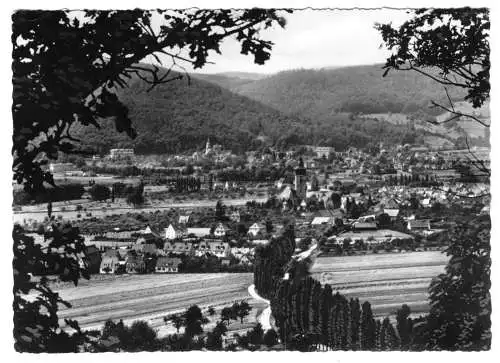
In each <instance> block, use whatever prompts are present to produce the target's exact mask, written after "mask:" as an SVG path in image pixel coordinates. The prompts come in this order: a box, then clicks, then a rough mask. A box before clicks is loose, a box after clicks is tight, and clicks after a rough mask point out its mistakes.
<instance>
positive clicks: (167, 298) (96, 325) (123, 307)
mask: <svg viewBox="0 0 500 363" xmlns="http://www.w3.org/2000/svg"><path fill="white" fill-rule="evenodd" d="M252 281H253V276H252V274H251V273H234V274H233V273H231V274H230V273H213V274H175V275H174V274H162V275H160V274H153V275H122V276H113V278H109V279H101V280H90V281H82V284H81V286H78V287H69V286H66V287H62V288H60V289H57V291H58V292H59V294H60V296H61V297H62V298H63V299H65V300H67V301H69V302H70V303H71V305H72V307H71V308H64V309H61V311H60V313H59V317H60V319H65V318H66V319H68V318H71V319H75V320H77V321H78V322H79V323H80V326H81V327H82V328H84V329H100V328H101V327H102V326H103V324H104V322H105V321H106V320H108V319H114V320H118V319H123V320H124V322H125V323H131V322H133V321H134V320H137V319H141V320H146V321H148V322H149V323H151V324H152V325H153V326H159V325H160V323H161V324H164V323H163V317H164V316H166V315H170V314H173V313H178V312H181V311H184V310H185V309H186V308H188V307H189V306H191V305H194V304H197V305H198V306H200V307H201V308H207V307H208V306H214V307H215V308H216V309H217V308H220V307H223V306H228V305H231V304H232V303H233V302H235V301H241V300H243V299H251V296H250V295H249V294H248V286H249V285H250V284H251V283H252ZM250 302H251V303H256V302H255V301H250ZM257 305H259V304H257ZM260 305H262V303H260Z"/></svg>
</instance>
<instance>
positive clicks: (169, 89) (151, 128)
mask: <svg viewBox="0 0 500 363" xmlns="http://www.w3.org/2000/svg"><path fill="white" fill-rule="evenodd" d="M149 87H150V86H149V85H148V84H146V83H145V82H143V81H141V80H140V79H138V78H133V79H132V80H131V81H130V82H129V87H127V88H124V89H120V90H118V94H119V98H120V100H122V102H123V103H124V104H125V105H126V106H127V107H128V109H129V117H130V118H131V120H132V122H133V124H134V127H135V128H136V130H137V134H138V136H137V138H136V139H135V140H131V139H129V138H128V137H127V136H126V135H125V134H122V133H118V132H117V131H116V130H115V129H114V127H113V123H112V122H110V121H104V122H103V127H102V129H101V130H98V129H96V128H93V127H85V128H80V129H76V128H75V131H76V136H79V137H80V138H81V139H82V140H84V143H85V146H88V147H90V148H91V149H93V150H95V151H97V152H107V151H108V150H109V149H111V148H113V147H133V148H134V149H135V150H136V152H137V153H141V154H149V153H173V152H179V151H185V150H191V149H193V150H194V149H196V148H200V147H202V146H203V145H204V144H205V142H206V139H207V137H210V139H211V141H212V142H213V143H220V144H222V145H223V146H224V147H225V148H228V149H232V150H234V151H243V150H247V149H251V148H255V147H257V146H258V145H259V143H260V142H259V141H257V140H256V139H257V137H258V136H259V135H266V136H269V137H270V139H271V141H275V140H276V139H277V138H278V137H279V136H280V135H282V134H283V133H284V132H285V131H293V132H294V133H295V134H299V135H300V134H301V133H302V130H304V128H305V126H306V125H304V121H302V120H299V119H297V118H295V117H292V116H287V115H284V114H283V113H281V112H279V111H276V110H274V109H272V108H270V107H268V106H265V105H262V104H260V103H258V102H255V101H253V100H250V99H248V98H246V97H243V96H239V95H236V94H234V93H232V92H230V91H229V90H227V89H224V88H222V87H219V86H217V85H214V84H211V83H208V82H205V81H202V80H199V79H196V78H191V81H190V82H188V81H187V80H186V79H182V80H177V81H173V82H169V83H166V84H162V85H159V86H157V87H155V88H154V89H153V90H151V91H150V92H147V90H148V88H149Z"/></svg>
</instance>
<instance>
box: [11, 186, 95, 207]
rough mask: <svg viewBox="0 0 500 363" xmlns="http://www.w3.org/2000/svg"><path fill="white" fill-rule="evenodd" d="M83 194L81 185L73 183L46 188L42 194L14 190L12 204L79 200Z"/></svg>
mask: <svg viewBox="0 0 500 363" xmlns="http://www.w3.org/2000/svg"><path fill="white" fill-rule="evenodd" d="M84 192H85V189H84V187H83V185H82V184H78V183H73V184H65V185H60V186H55V187H47V188H46V189H45V191H44V192H42V193H37V194H30V193H27V192H25V191H24V190H22V189H20V190H14V192H13V202H14V204H15V205H25V204H30V203H48V202H49V201H51V202H61V201H65V200H73V199H80V198H81V197H82V195H83V193H84Z"/></svg>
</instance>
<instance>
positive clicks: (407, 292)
mask: <svg viewBox="0 0 500 363" xmlns="http://www.w3.org/2000/svg"><path fill="white" fill-rule="evenodd" d="M447 261H448V257H447V256H446V255H445V254H444V253H442V252H441V251H426V252H410V253H398V254H397V253H387V254H370V255H362V256H343V257H321V256H320V257H318V258H317V259H316V260H315V262H314V265H313V267H312V269H311V273H312V275H313V277H315V278H316V279H318V280H319V281H320V282H321V283H322V284H327V283H328V284H330V285H331V286H332V289H333V291H334V292H336V291H338V292H340V293H341V294H344V295H346V296H348V297H353V298H359V300H360V302H361V303H363V302H364V301H369V302H370V303H371V305H372V309H373V312H374V314H375V315H376V316H387V315H389V316H393V315H394V313H395V312H396V310H397V309H398V308H400V307H401V305H402V304H407V305H408V306H409V307H410V308H411V310H412V313H413V314H415V315H418V314H422V313H425V312H427V311H428V310H429V305H428V287H429V284H430V282H431V280H432V278H433V277H435V276H437V275H439V274H440V273H443V272H444V267H445V266H446V263H447Z"/></svg>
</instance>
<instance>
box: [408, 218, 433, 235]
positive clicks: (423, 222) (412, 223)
mask: <svg viewBox="0 0 500 363" xmlns="http://www.w3.org/2000/svg"><path fill="white" fill-rule="evenodd" d="M407 228H408V230H409V231H412V232H421V231H430V230H431V222H430V220H428V219H414V220H409V221H408V225H407Z"/></svg>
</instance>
